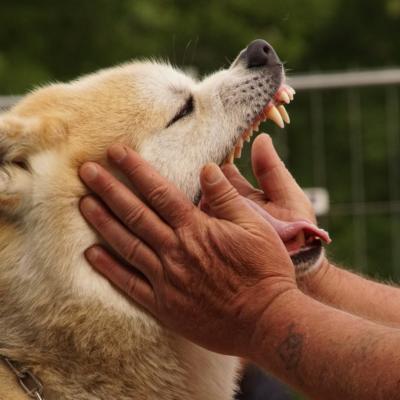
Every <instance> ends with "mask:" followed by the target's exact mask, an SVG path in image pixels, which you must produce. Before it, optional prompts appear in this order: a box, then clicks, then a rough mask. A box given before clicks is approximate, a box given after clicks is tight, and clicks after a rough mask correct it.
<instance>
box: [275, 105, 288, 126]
mask: <svg viewBox="0 0 400 400" xmlns="http://www.w3.org/2000/svg"><path fill="white" fill-rule="evenodd" d="M278 111H279V114H281V117H282V119H283V120H284V121H285V122H286V123H287V124H290V117H289V114H288V113H287V111H286V108H285V106H279V107H278Z"/></svg>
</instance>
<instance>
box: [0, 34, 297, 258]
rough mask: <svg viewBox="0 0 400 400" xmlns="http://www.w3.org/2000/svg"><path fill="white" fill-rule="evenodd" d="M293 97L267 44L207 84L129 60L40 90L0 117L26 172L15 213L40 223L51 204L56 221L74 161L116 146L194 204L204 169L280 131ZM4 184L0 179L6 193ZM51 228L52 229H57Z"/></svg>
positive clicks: (6, 155)
mask: <svg viewBox="0 0 400 400" xmlns="http://www.w3.org/2000/svg"><path fill="white" fill-rule="evenodd" d="M293 95H294V91H293V89H291V88H290V87H289V86H287V85H286V84H285V73H284V68H283V65H282V63H281V61H280V59H279V57H278V56H277V54H276V53H275V51H274V49H273V48H272V47H271V46H270V45H269V44H268V43H267V42H265V41H263V40H256V41H254V42H252V43H250V45H249V46H248V47H247V48H246V49H244V50H243V51H242V52H241V53H240V54H239V55H238V57H237V58H236V60H235V61H234V62H233V64H232V65H231V66H230V68H229V69H226V70H221V71H218V72H216V73H214V74H213V75H210V76H208V77H206V78H205V79H204V80H202V81H197V80H195V79H193V78H191V77H189V76H187V75H186V74H184V73H182V72H180V71H178V70H177V69H175V68H173V67H172V66H170V65H166V64H161V63H157V62H133V63H129V64H125V65H122V66H119V67H115V68H111V69H107V70H103V71H100V72H97V73H95V74H92V75H89V76H86V77H82V78H80V79H78V80H76V81H73V82H71V83H69V84H56V85H51V86H49V87H45V88H42V89H39V90H38V91H36V92H34V93H32V94H31V95H29V96H27V97H26V98H25V99H24V100H22V101H21V102H20V103H19V104H18V105H17V106H15V107H14V108H13V109H12V110H11V111H10V112H9V113H8V114H6V115H4V116H3V117H2V118H0V149H1V150H2V153H3V160H6V161H7V162H9V163H10V164H9V166H13V167H18V168H20V169H22V170H23V173H22V175H21V174H20V177H21V176H23V177H24V185H23V186H24V193H23V195H24V196H25V198H24V199H23V201H22V202H21V201H20V203H18V202H17V203H16V204H17V206H14V207H17V208H18V204H23V205H24V210H25V211H24V213H23V217H24V218H26V215H29V214H31V213H36V214H35V215H36V217H35V218H36V219H35V221H36V222H35V223H36V224H37V223H38V222H37V221H38V219H37V218H38V217H37V215H39V216H40V215H42V214H44V213H48V212H49V211H48V210H49V209H48V206H49V205H50V200H49V199H52V201H53V203H52V204H51V207H55V206H54V202H56V203H57V204H59V206H58V207H59V209H58V212H59V214H60V215H61V214H62V213H63V212H64V211H63V210H62V209H61V207H62V206H61V205H62V204H68V206H69V207H71V208H72V207H75V209H76V210H77V207H76V202H74V201H71V198H74V194H75V193H76V194H77V195H76V196H75V200H76V201H77V200H78V198H79V195H81V191H80V190H81V189H77V190H76V191H75V188H81V187H82V186H81V185H80V184H79V183H78V182H79V181H78V179H77V173H76V171H77V167H78V165H79V164H81V163H82V162H83V161H87V160H96V161H99V162H102V163H106V160H105V150H106V148H107V147H108V146H110V145H111V144H112V143H115V142H120V143H124V144H126V145H128V146H130V147H132V148H134V149H135V150H136V151H138V152H139V153H140V154H141V155H142V156H143V157H144V158H146V159H147V160H148V161H150V162H151V163H152V164H153V165H154V166H155V167H156V168H157V169H158V170H159V171H160V172H161V173H162V174H163V175H164V176H166V177H168V178H170V179H171V180H172V181H173V182H175V183H176V184H177V185H178V187H180V188H181V189H182V190H183V191H184V192H185V193H186V194H187V195H188V197H189V198H190V199H192V200H193V201H194V202H197V201H198V199H199V194H200V189H199V188H200V186H199V179H198V176H199V172H200V169H201V168H202V166H203V165H204V164H206V163H207V162H215V163H217V164H222V163H224V162H232V161H233V159H234V157H240V154H241V150H242V147H243V143H244V141H246V140H248V139H249V138H250V136H251V135H252V133H253V130H257V129H258V127H259V124H260V122H261V121H265V120H267V119H271V120H272V121H274V122H275V123H276V124H277V125H278V126H280V127H283V126H284V122H287V123H288V122H289V117H288V115H287V113H286V110H285V109H284V107H283V104H288V103H290V101H291V100H292V99H293ZM66 171H68V173H66ZM19 172H21V171H19ZM8 175H9V177H10V176H12V174H10V173H9V174H8ZM30 177H32V179H30ZM72 177H73V179H72ZM0 178H1V176H0ZM3 181H4V179H3ZM69 181H73V183H72V184H71V185H70V184H69ZM27 182H31V184H30V186H29V187H27V185H26V183H27ZM32 182H33V184H32ZM1 185H2V182H1V179H0V192H2V188H1ZM9 186H13V185H9ZM17 186H18V185H15V184H14V189H15V188H16V187H17ZM20 186H21V185H20ZM3 187H4V182H3ZM19 189H21V187H19ZM3 191H4V188H3ZM78 193H79V195H78ZM26 199H28V200H29V201H26ZM20 200H21V199H20ZM0 203H1V196H0ZM3 206H4V202H3ZM40 207H45V208H46V207H47V208H46V210H45V211H43V212H42V211H38V210H40ZM76 212H77V211H76ZM40 213H42V214H40ZM39 218H40V217H39ZM49 223H50V224H54V226H53V227H52V228H51V230H49V232H50V231H52V232H54V230H57V229H58V227H57V226H56V223H55V222H54V221H50V222H49ZM70 225H71V232H72V231H73V229H74V228H75V226H72V225H73V224H70ZM50 233H51V232H50ZM50 233H49V235H50ZM48 241H50V242H51V241H53V240H52V239H51V237H50V236H49V238H48ZM84 242H85V241H84V240H83V239H82V243H84ZM67 245H68V243H62V244H61V246H63V247H64V248H65V247H67ZM71 251H73V250H72V248H71ZM43 252H44V250H43Z"/></svg>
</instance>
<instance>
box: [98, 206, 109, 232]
mask: <svg viewBox="0 0 400 400" xmlns="http://www.w3.org/2000/svg"><path fill="white" fill-rule="evenodd" d="M94 217H95V224H96V227H97V229H98V230H100V231H104V230H107V228H108V227H109V226H110V224H111V218H110V217H109V216H108V215H107V214H106V213H104V211H103V210H102V209H101V208H99V209H97V210H96V211H95V215H94Z"/></svg>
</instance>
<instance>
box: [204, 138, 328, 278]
mask: <svg viewBox="0 0 400 400" xmlns="http://www.w3.org/2000/svg"><path fill="white" fill-rule="evenodd" d="M251 161H252V169H253V173H254V176H255V177H256V179H257V182H258V184H259V186H260V188H261V189H257V188H254V187H253V186H252V185H251V184H250V183H249V182H248V181H247V180H246V179H245V178H244V177H243V176H242V175H241V174H240V172H239V171H238V169H237V168H236V167H235V166H234V165H233V164H226V165H224V166H223V167H222V171H223V172H224V174H225V176H226V177H227V178H228V180H229V181H230V183H231V184H232V185H233V186H234V187H235V188H236V190H237V191H238V192H239V193H240V194H241V195H242V196H244V197H245V198H247V199H248V200H249V201H251V202H254V203H256V204H257V205H258V206H260V207H261V208H262V209H263V210H265V211H267V212H268V213H269V214H270V215H272V216H273V217H275V218H277V219H278V220H282V221H297V220H306V221H309V222H310V223H312V224H316V222H317V221H316V216H315V212H314V210H313V207H312V204H311V202H310V201H309V199H308V198H307V196H306V195H305V193H304V192H303V190H302V189H301V187H300V186H299V185H298V184H297V182H296V181H295V179H294V178H293V176H292V175H291V173H290V172H289V171H288V169H287V168H286V167H285V164H284V163H283V162H282V160H281V159H280V157H279V155H278V153H277V152H276V150H275V148H274V146H273V143H272V140H271V138H270V137H269V136H268V135H266V134H261V135H259V136H258V137H257V138H256V139H255V140H254V142H253V146H252V152H251ZM203 208H204V209H205V210H207V205H206V204H203ZM306 233H307V232H305V231H302V232H300V233H299V234H298V235H297V236H296V237H295V238H293V239H292V240H290V241H286V242H285V245H286V248H287V249H288V251H289V252H296V250H298V249H300V248H301V247H302V246H304V245H305V244H306V241H307V236H306ZM310 239H311V240H312V237H310ZM329 267H330V264H329V262H328V261H327V260H326V258H325V257H324V259H323V260H322V262H321V261H320V264H319V268H314V269H313V268H309V269H308V271H307V272H308V273H307V279H304V280H303V279H302V280H301V284H302V285H303V284H311V283H312V284H313V285H315V284H316V282H317V281H319V280H320V279H322V277H323V276H325V275H326V272H327V269H328V268H329ZM302 272H303V274H302V275H304V271H302ZM300 275H301V274H299V276H300Z"/></svg>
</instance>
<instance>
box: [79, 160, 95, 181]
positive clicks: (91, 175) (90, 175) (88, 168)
mask: <svg viewBox="0 0 400 400" xmlns="http://www.w3.org/2000/svg"><path fill="white" fill-rule="evenodd" d="M97 173H98V171H97V167H96V165H95V164H93V163H86V164H84V165H83V166H82V167H81V170H80V176H81V177H82V179H83V180H84V181H86V182H90V181H93V180H94V179H95V178H96V176H97Z"/></svg>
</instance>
